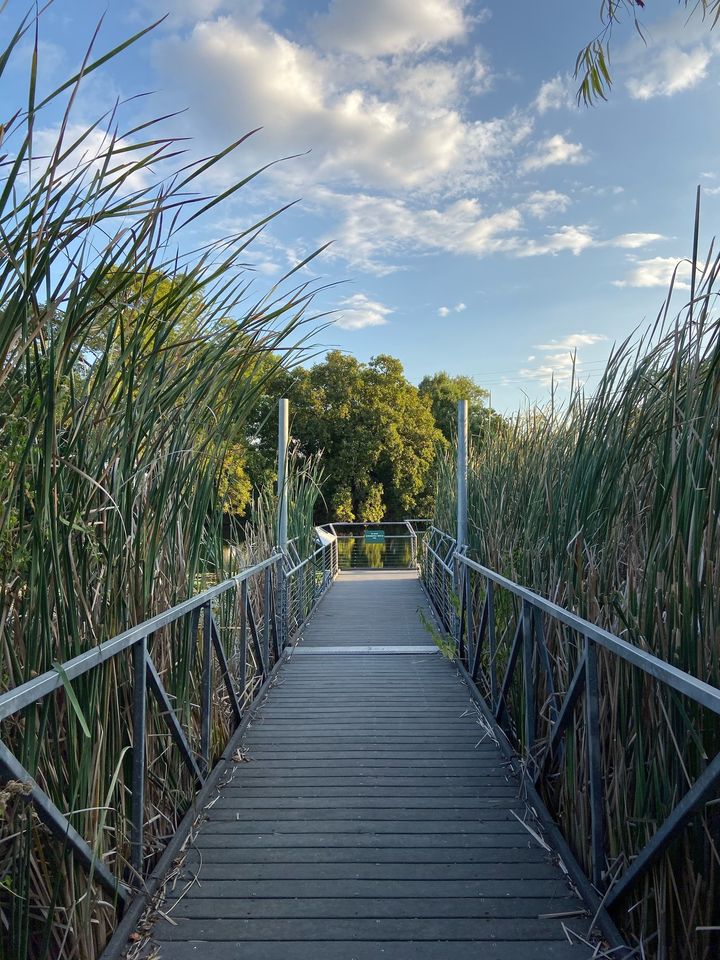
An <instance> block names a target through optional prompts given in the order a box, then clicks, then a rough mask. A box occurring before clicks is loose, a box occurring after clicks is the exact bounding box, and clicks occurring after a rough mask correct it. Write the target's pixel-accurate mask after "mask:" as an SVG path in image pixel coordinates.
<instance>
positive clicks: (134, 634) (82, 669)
mask: <svg viewBox="0 0 720 960" xmlns="http://www.w3.org/2000/svg"><path fill="white" fill-rule="evenodd" d="M281 559H282V554H281V553H274V554H272V556H270V557H267V559H265V560H261V561H260V562H259V563H255V564H253V565H252V566H251V567H245V568H244V569H243V570H241V571H239V572H238V573H236V574H235V575H234V576H232V577H230V578H229V579H228V580H223V582H222V583H218V584H216V585H215V586H214V587H209V588H208V589H207V590H203V591H202V592H201V593H197V594H195V595H194V596H192V597H189V598H188V599H187V600H183V601H182V602H181V603H178V604H176V605H175V606H174V607H170V608H169V609H168V610H164V611H163V612H162V613H158V614H156V615H155V616H154V617H150V619H149V620H143V622H142V623H139V624H138V625H137V626H135V627H130V629H129V630H125V631H123V633H119V634H117V636H115V637H111V638H110V639H109V640H104V641H103V642H102V643H99V644H97V645H96V646H94V647H91V648H90V649H89V650H85V651H83V652H82V653H80V654H78V655H77V656H76V657H73V658H72V659H70V660H66V661H65V663H63V664H60V669H58V668H57V667H52V668H51V669H50V670H46V671H45V673H41V674H40V675H39V676H37V677H33V679H32V680H28V681H26V682H25V683H22V684H20V685H19V686H17V687H13V689H12V690H8V691H7V692H6V693H3V694H2V695H0V721H2V720H6V719H7V718H8V717H11V716H12V715H13V714H15V713H17V712H18V711H20V710H23V709H24V708H25V707H29V706H30V705H31V704H33V703H37V701H38V700H41V699H42V698H43V697H45V696H47V695H48V694H49V693H53V691H55V690H59V689H60V687H62V686H64V684H65V681H66V680H74V679H76V678H77V677H81V676H82V675H83V674H84V673H87V672H88V671H89V670H92V669H94V668H95V667H99V666H100V665H101V664H103V663H105V662H106V661H107V660H111V659H112V658H113V657H115V656H117V655H118V654H120V653H122V652H123V651H124V650H127V649H128V648H129V647H132V646H133V644H135V643H137V642H138V641H139V640H144V639H146V638H147V637H149V636H150V634H151V633H155V631H156V630H160V629H161V628H162V627H166V626H168V624H171V623H174V622H175V621H176V620H179V619H180V618H181V617H184V616H187V614H188V613H192V612H193V610H197V609H198V608H200V607H204V606H205V604H207V603H209V602H210V601H211V600H214V599H215V597H219V596H221V595H222V594H223V593H227V591H228V590H231V589H232V588H233V587H237V586H239V585H240V584H241V583H242V582H243V581H244V580H248V579H250V578H251V577H254V576H255V575H256V574H258V573H261V572H262V571H263V570H265V569H266V567H272V566H274V565H275V564H277V563H279V561H280V560H281Z"/></svg>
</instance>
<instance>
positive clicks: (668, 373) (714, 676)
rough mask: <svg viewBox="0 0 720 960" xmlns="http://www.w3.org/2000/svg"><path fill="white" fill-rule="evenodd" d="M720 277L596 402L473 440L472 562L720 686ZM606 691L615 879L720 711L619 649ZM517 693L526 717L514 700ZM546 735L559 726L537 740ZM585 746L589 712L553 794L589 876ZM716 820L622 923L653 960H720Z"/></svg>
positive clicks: (636, 347)
mask: <svg viewBox="0 0 720 960" xmlns="http://www.w3.org/2000/svg"><path fill="white" fill-rule="evenodd" d="M696 238H697V224H696ZM696 249H697V239H696ZM719 270H720V259H719V258H718V257H717V256H716V255H715V254H714V252H713V248H712V246H711V248H710V250H709V252H708V255H707V257H706V259H705V261H704V262H702V261H699V260H698V258H697V256H696V257H695V260H694V262H693V264H692V280H691V284H690V289H687V288H685V287H682V288H678V285H677V284H675V283H674V282H673V284H672V285H671V288H670V291H669V293H668V297H667V299H666V301H665V303H664V304H663V306H662V309H661V311H660V313H659V316H658V318H657V322H656V323H655V324H654V325H653V327H652V329H651V330H649V331H648V332H647V333H646V334H645V335H643V336H642V337H640V339H639V341H638V342H637V343H636V342H634V340H633V339H632V338H631V339H628V340H627V341H625V342H624V343H621V344H620V345H619V346H617V347H616V348H615V349H614V350H613V352H612V355H611V357H610V359H609V361H608V364H607V368H606V370H605V372H604V373H603V375H602V376H601V378H600V382H599V384H598V385H597V387H596V388H594V389H593V391H592V392H591V393H586V392H585V391H583V390H582V389H580V388H577V387H576V388H574V389H573V390H572V392H571V395H570V397H569V399H568V400H567V402H565V403H560V402H558V400H557V394H556V396H555V398H554V399H553V401H552V402H551V403H550V404H549V405H548V406H546V407H543V408H530V409H526V410H524V411H522V412H521V413H518V414H517V415H516V416H515V417H514V418H513V419H512V421H511V422H510V423H509V429H508V430H507V432H503V433H502V435H492V434H491V435H489V436H488V437H486V438H485V439H484V442H483V443H482V445H481V446H480V445H476V446H475V447H474V449H473V450H472V453H471V457H470V467H469V527H470V534H469V537H470V544H471V548H472V555H473V556H476V557H477V558H478V559H480V560H481V562H482V563H484V564H485V565H486V566H489V567H491V568H493V569H495V570H497V571H499V572H501V573H503V574H504V575H506V576H508V577H510V578H512V579H514V580H516V581H518V582H520V583H522V584H524V585H526V586H529V587H531V588H532V589H534V590H535V591H537V592H538V593H541V594H543V595H545V596H547V597H550V598H551V599H552V600H554V601H555V602H557V603H559V604H561V605H563V606H565V607H567V608H569V609H571V610H574V611H575V612H577V613H578V614H580V615H582V616H583V617H585V618H587V619H589V620H592V621H593V622H596V623H599V624H602V625H603V626H605V627H607V628H608V629H609V630H611V631H613V632H615V633H617V634H619V635H620V636H622V637H624V638H626V639H628V640H630V641H632V642H633V643H635V644H637V645H638V646H640V647H642V648H644V649H647V650H650V651H652V652H653V653H655V654H657V655H659V656H660V657H662V658H663V659H665V660H667V661H668V662H670V663H673V664H675V665H676V666H678V667H680V668H682V669H683V670H686V671H688V672H689V673H691V674H693V675H695V676H696V677H700V678H702V679H703V680H706V681H709V682H710V683H712V684H715V685H716V686H720V542H719V537H718V535H719V533H720V529H719V520H718V518H719V517H720V476H719V474H718V469H719V465H720V316H719V315H718V311H717V295H718V271H719ZM678 301H679V303H678ZM673 303H675V304H676V307H675V310H677V313H675V312H674V310H673V307H672V304H673ZM678 307H679V309H678ZM439 473H440V476H439V487H438V497H437V508H436V518H435V519H436V524H437V525H438V526H439V527H441V528H443V529H445V530H449V531H452V530H454V524H455V516H454V511H455V494H454V490H455V487H454V471H453V467H452V464H451V463H450V462H449V461H446V462H444V463H443V464H441V465H440V470H439ZM498 603H499V610H498V615H499V618H500V623H501V626H502V625H506V626H508V628H509V627H510V621H511V620H512V610H511V609H510V605H509V602H508V598H507V595H506V596H505V599H501V600H499V601H498ZM503 604H504V606H503ZM503 618H504V621H506V623H505V624H503ZM546 624H548V626H546V630H549V632H548V635H547V639H548V644H549V646H550V649H551V656H552V663H553V671H554V673H555V676H556V684H557V686H558V688H559V689H560V690H561V691H562V690H565V689H567V686H568V683H569V680H570V677H571V676H572V672H573V670H574V668H575V665H576V663H577V659H578V656H579V650H578V646H577V638H576V637H573V636H570V635H569V633H568V632H567V631H563V630H560V629H558V628H557V627H555V628H551V627H550V626H549V624H550V621H549V620H546ZM505 639H506V641H507V637H506V638H505ZM600 682H601V695H602V701H601V718H602V719H601V725H602V733H603V769H604V776H605V783H606V794H605V814H606V818H607V825H608V854H609V860H610V873H611V874H612V873H614V872H616V871H617V870H618V869H619V868H621V867H622V865H623V864H625V863H627V862H628V860H629V859H630V858H631V857H632V856H633V855H634V854H635V853H637V852H638V850H639V849H640V848H641V847H642V846H643V845H644V843H645V841H646V840H647V839H648V838H649V836H651V835H652V833H653V832H654V830H655V828H656V827H657V826H658V825H659V824H660V823H661V822H662V821H663V820H664V818H665V817H666V816H667V814H668V813H669V812H670V810H671V809H672V808H673V806H674V805H675V804H676V803H677V801H678V800H679V799H680V797H681V796H682V795H683V793H684V792H685V791H686V790H687V788H688V785H689V784H690V783H691V782H692V781H694V779H695V778H696V777H697V776H698V774H699V773H701V772H702V771H703V769H704V768H705V765H706V763H707V760H708V758H709V757H712V756H713V755H714V754H715V753H717V751H718V750H720V725H719V724H718V721H717V717H714V716H710V715H708V712H707V711H705V712H703V711H701V710H699V709H696V708H695V706H694V705H693V704H691V703H689V702H688V701H687V700H685V699H684V698H682V697H680V696H679V695H669V694H668V693H667V691H663V690H662V689H661V688H660V687H659V685H658V684H657V683H656V682H655V681H652V680H650V679H649V678H643V677H642V676H641V675H640V674H639V673H638V672H637V671H635V670H633V669H631V668H628V667H626V666H623V665H621V664H618V663H617V661H615V660H613V659H612V658H611V657H609V656H606V655H602V656H601V657H600ZM513 695H514V698H515V699H514V715H515V717H516V718H520V717H521V707H520V697H519V695H518V691H517V690H516V691H514V694H513ZM541 702H542V700H541ZM544 710H545V714H547V703H546V704H545V707H544ZM518 727H519V728H521V722H518ZM547 729H548V727H547V716H545V719H544V720H543V721H542V722H541V732H543V731H544V732H547ZM584 751H585V747H584V727H583V724H582V720H581V718H580V717H578V718H576V726H575V729H574V731H573V735H572V736H571V737H570V742H569V746H568V749H567V750H566V752H565V755H564V759H563V763H562V764H561V765H560V767H559V768H558V769H556V770H554V771H553V772H552V773H553V776H552V778H551V779H550V781H549V785H548V786H547V787H546V797H545V798H546V800H547V802H548V804H549V806H550V807H551V809H552V810H553V811H554V812H555V814H556V816H557V817H558V819H559V821H560V823H561V824H562V826H563V829H564V832H565V835H566V837H568V838H569V839H570V841H571V844H572V846H573V847H574V850H575V853H576V855H577V856H578V857H579V859H580V860H581V861H582V862H583V863H584V864H585V865H586V866H588V865H589V853H588V849H589V844H588V836H589V823H588V817H589V810H588V803H587V769H586V765H585V760H584V756H585V752H584ZM719 810H720V805H719V804H718V802H717V801H716V802H715V803H714V804H708V805H707V806H706V807H705V810H704V814H705V816H704V817H698V818H696V820H695V821H694V822H693V825H692V826H691V827H690V828H689V829H688V830H686V831H685V832H684V834H683V836H682V838H681V839H679V840H678V841H676V842H675V844H674V845H673V847H672V849H671V850H670V852H669V854H668V855H667V857H665V859H664V860H663V861H662V862H661V863H660V864H659V865H658V866H657V867H656V868H655V869H653V870H652V872H651V874H650V876H649V877H648V878H647V880H646V881H645V882H643V883H640V884H639V885H638V886H637V887H636V889H635V890H634V891H633V892H632V895H631V897H630V898H628V901H627V902H626V903H624V904H623V905H622V907H621V909H620V910H619V911H618V913H617V919H618V921H619V922H620V924H621V925H622V927H623V929H624V930H625V931H626V932H627V933H628V935H629V936H631V937H635V938H637V939H638V940H640V941H642V942H643V943H644V949H645V950H646V953H647V955H655V956H658V957H661V958H672V960H677V958H692V960H701V958H703V960H709V958H710V957H714V956H717V949H718V940H719V933H718V931H717V928H718V926H720V879H719V878H720V816H719V814H718V811H719ZM701 927H715V928H716V929H715V931H712V930H705V931H702V930H700V929H699V928H701Z"/></svg>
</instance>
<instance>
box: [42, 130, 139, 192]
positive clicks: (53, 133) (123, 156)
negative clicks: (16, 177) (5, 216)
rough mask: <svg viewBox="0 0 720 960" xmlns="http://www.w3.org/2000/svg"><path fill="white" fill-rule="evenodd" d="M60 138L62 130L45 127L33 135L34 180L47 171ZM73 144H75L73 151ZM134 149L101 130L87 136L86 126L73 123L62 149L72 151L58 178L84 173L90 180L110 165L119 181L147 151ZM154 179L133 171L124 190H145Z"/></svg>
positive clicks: (58, 169) (124, 141)
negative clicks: (124, 172) (122, 174)
mask: <svg viewBox="0 0 720 960" xmlns="http://www.w3.org/2000/svg"><path fill="white" fill-rule="evenodd" d="M59 136H60V128H59V127H45V128H44V129H41V130H36V131H35V133H34V135H33V153H34V159H33V178H34V179H37V178H38V176H40V175H41V174H43V173H45V171H46V170H47V166H48V163H49V162H50V158H51V156H52V154H53V153H54V151H55V149H56V147H57V144H58V138H59ZM73 144H76V146H75V147H74V148H73ZM132 148H133V144H132V143H131V141H129V140H127V139H123V138H122V137H119V138H117V139H116V140H115V141H113V139H112V136H111V135H110V134H108V133H106V132H104V131H103V130H102V129H101V128H99V127H97V128H96V129H94V130H92V131H90V133H88V132H87V127H86V126H85V125H84V124H82V123H71V124H69V125H68V126H67V127H66V129H65V131H64V132H63V139H62V146H61V152H62V153H65V152H66V151H69V152H68V154H67V156H66V157H65V158H64V160H62V162H61V163H60V164H59V166H58V168H57V174H56V176H57V177H59V178H60V179H62V178H64V177H70V176H76V175H77V174H78V173H79V172H80V171H82V174H83V176H84V177H86V178H90V177H94V176H96V175H98V174H99V173H100V172H101V170H102V169H103V167H104V166H105V164H108V167H109V170H111V171H115V174H114V177H115V178H118V177H120V175H121V173H122V171H123V170H128V169H130V168H131V167H132V166H133V164H134V163H135V162H136V161H137V160H139V158H140V157H142V156H143V155H145V154H146V153H147V151H146V150H142V149H138V150H133V149H132ZM110 151H112V153H110ZM108 157H109V159H108ZM151 179H152V178H151V175H150V174H149V172H148V171H147V170H133V171H132V172H131V173H128V174H127V175H126V177H125V181H124V185H123V187H122V190H123V191H129V192H132V191H134V190H142V189H143V188H145V187H147V186H148V185H149V183H150V182H151ZM108 182H109V181H108Z"/></svg>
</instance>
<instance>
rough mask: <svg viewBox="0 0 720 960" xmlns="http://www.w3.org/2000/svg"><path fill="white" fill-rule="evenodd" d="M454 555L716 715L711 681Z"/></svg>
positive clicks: (718, 703)
mask: <svg viewBox="0 0 720 960" xmlns="http://www.w3.org/2000/svg"><path fill="white" fill-rule="evenodd" d="M456 557H457V560H458V562H459V563H461V564H464V565H465V566H467V567H470V568H471V569H472V570H475V571H476V572H477V573H480V574H482V576H484V577H486V578H487V579H488V580H492V581H493V583H496V584H497V585H498V586H499V587H503V589H505V590H507V591H508V592H510V593H513V594H515V596H517V597H520V599H521V600H526V601H527V602H528V603H530V604H532V606H534V607H536V608H537V609H538V610H542V611H543V612H544V613H547V614H549V615H550V616H551V617H554V619H556V620H560V621H561V622H562V623H564V624H565V625H566V626H568V627H570V628H571V629H573V630H577V631H578V633H581V634H582V635H583V636H585V637H590V639H592V640H594V641H595V642H596V643H598V644H600V646H601V647H604V648H605V649H606V650H610V651H611V652H612V653H615V654H617V656H619V657H620V658H621V659H623V660H625V661H626V662H627V663H631V664H632V665H633V666H635V667H638V668H639V669H640V670H642V671H644V672H645V673H647V674H649V675H650V676H652V677H655V679H656V680H661V681H662V682H663V683H665V684H667V685H668V686H669V687H672V688H673V689H674V690H677V691H678V693H682V694H685V695H686V696H688V697H690V698H691V699H692V700H694V701H695V702H696V703H699V704H701V705H702V706H703V707H707V708H708V709H709V710H712V711H713V712H714V713H717V714H720V689H718V688H717V687H714V686H713V685H712V684H710V683H706V682H705V681H704V680H699V679H698V678H697V677H694V676H693V675H692V674H691V673H688V672H687V671H685V670H681V669H680V668H679V667H675V666H673V665H672V664H671V663H669V662H668V661H667V660H663V659H662V658H661V657H657V656H655V654H653V653H650V652H649V651H647V650H643V649H642V648H641V647H638V646H636V645H635V644H633V643H630V642H629V641H628V640H623V639H622V637H618V636H617V635H616V634H614V633H610V631H609V630H604V629H603V628H602V627H598V626H597V625H596V624H594V623H592V622H591V621H590V620H585V619H584V618H583V617H580V616H578V614H576V613H572V612H571V611H570V610H567V609H566V608H565V607H561V606H559V604H557V603H554V602H553V601H552V600H548V599H547V598H546V597H543V596H541V594H539V593H534V592H533V591H532V590H529V589H528V588H527V587H523V586H521V585H520V584H519V583H516V582H515V581H514V580H510V579H508V577H504V576H503V575H502V574H500V573H497V572H496V571H495V570H491V569H490V568H489V567H484V566H483V565H482V564H481V563H478V562H477V561H475V560H471V559H470V558H469V557H467V556H465V555H464V554H461V553H456Z"/></svg>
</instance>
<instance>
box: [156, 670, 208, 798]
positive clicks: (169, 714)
mask: <svg viewBox="0 0 720 960" xmlns="http://www.w3.org/2000/svg"><path fill="white" fill-rule="evenodd" d="M146 663H147V680H146V682H147V685H148V687H149V689H150V692H151V693H152V694H153V696H154V697H155V699H156V700H157V703H158V706H159V707H160V713H161V715H162V717H163V719H164V720H165V723H166V724H167V727H168V730H169V731H170V736H171V737H172V739H173V741H174V742H175V746H176V747H177V748H178V750H179V751H180V756H181V757H182V759H183V761H184V763H185V766H186V767H187V768H188V770H189V771H190V773H192V775H193V778H194V780H195V782H196V783H197V785H198V786H202V784H203V782H204V778H203V775H202V773H201V771H200V767H198V765H197V761H196V759H195V756H194V755H193V752H192V750H191V749H190V744H189V743H188V740H187V737H186V736H185V731H184V730H183V728H182V726H181V725H180V721H179V720H178V717H177V714H176V713H175V711H174V710H173V708H172V705H171V703H170V698H169V697H168V695H167V691H166V690H165V686H164V685H163V682H162V680H161V679H160V674H159V673H158V672H157V667H156V666H155V664H154V663H153V661H152V657H150V656H149V655H148V656H147V658H146Z"/></svg>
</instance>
